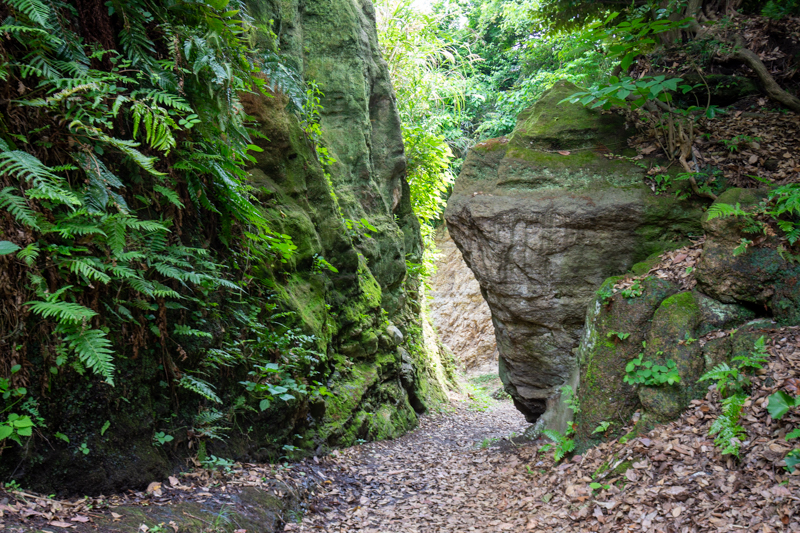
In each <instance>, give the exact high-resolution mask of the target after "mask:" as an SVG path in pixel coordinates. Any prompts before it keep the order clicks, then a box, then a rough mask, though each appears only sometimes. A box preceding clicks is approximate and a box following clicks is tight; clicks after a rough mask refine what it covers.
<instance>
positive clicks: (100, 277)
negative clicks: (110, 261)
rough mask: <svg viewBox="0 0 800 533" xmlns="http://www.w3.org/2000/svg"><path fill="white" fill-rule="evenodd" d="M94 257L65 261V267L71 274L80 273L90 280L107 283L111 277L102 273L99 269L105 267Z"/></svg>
mask: <svg viewBox="0 0 800 533" xmlns="http://www.w3.org/2000/svg"><path fill="white" fill-rule="evenodd" d="M92 259H95V258H88V257H87V258H79V259H73V260H71V261H67V267H68V268H69V271H70V272H72V273H73V274H81V275H82V276H85V277H86V278H87V279H89V280H92V281H99V282H100V283H104V284H105V283H109V282H110V281H111V278H110V277H109V276H108V274H106V273H104V272H103V271H102V270H101V269H105V265H104V264H103V263H101V262H100V261H99V260H96V259H95V260H94V261H92Z"/></svg>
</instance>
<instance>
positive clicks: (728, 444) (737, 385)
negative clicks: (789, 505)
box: [698, 335, 788, 464]
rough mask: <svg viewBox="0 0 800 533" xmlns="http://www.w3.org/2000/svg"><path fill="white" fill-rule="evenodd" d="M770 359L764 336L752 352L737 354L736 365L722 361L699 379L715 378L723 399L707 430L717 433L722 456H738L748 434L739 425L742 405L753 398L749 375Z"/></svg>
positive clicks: (756, 343) (733, 361)
mask: <svg viewBox="0 0 800 533" xmlns="http://www.w3.org/2000/svg"><path fill="white" fill-rule="evenodd" d="M768 358H769V354H768V353H767V346H766V342H765V340H764V336H763V335H762V336H761V337H760V338H759V339H758V340H757V341H756V342H755V344H754V345H753V351H752V352H750V353H749V354H747V355H740V356H736V357H734V358H733V359H732V360H731V362H732V363H735V364H734V365H733V366H730V365H728V364H727V363H720V364H719V365H717V366H716V367H714V368H713V369H712V370H710V371H709V372H706V373H705V374H703V375H702V376H701V377H700V379H699V380H698V381H707V380H712V379H713V380H715V381H716V386H717V390H718V391H719V393H720V395H721V396H722V397H723V398H724V399H723V400H722V414H721V415H720V416H719V417H718V418H717V419H716V420H715V421H714V423H713V424H711V427H710V428H709V430H708V434H709V435H712V436H714V435H715V438H714V444H716V445H717V447H718V448H720V450H721V451H722V454H723V455H728V454H730V455H735V456H736V457H739V449H740V448H741V446H742V441H743V440H744V439H745V438H746V437H747V433H746V432H745V430H744V428H743V427H742V426H741V425H740V424H739V418H740V417H741V414H742V407H743V406H744V404H745V402H746V401H747V400H748V398H749V397H750V396H749V392H750V378H749V375H751V374H754V373H755V372H756V371H757V370H760V369H761V368H762V367H763V365H764V363H765V362H766V361H767V359H768ZM787 464H788V463H787Z"/></svg>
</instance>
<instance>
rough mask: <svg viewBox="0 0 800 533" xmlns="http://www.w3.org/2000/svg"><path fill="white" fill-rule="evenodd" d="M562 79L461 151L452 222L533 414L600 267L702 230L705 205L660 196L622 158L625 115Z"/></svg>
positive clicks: (565, 364)
mask: <svg viewBox="0 0 800 533" xmlns="http://www.w3.org/2000/svg"><path fill="white" fill-rule="evenodd" d="M577 91H578V88H577V87H575V86H574V85H571V84H569V83H567V82H559V83H558V84H556V85H555V86H554V87H553V88H552V89H551V90H550V91H548V92H547V93H546V94H545V95H543V96H542V98H541V99H540V100H539V102H537V104H536V105H535V106H534V107H533V108H532V109H530V110H529V111H527V112H526V113H523V114H522V115H521V116H520V119H519V121H518V123H517V127H516V129H515V130H514V133H513V134H512V135H511V137H510V138H508V139H506V138H499V139H492V140H489V141H486V142H483V143H480V144H478V145H476V146H475V148H473V149H472V150H471V151H470V153H469V154H468V156H467V159H466V161H465V163H464V167H463V170H462V172H461V175H460V176H459V179H458V180H457V181H456V186H455V190H454V192H453V195H452V196H451V198H450V200H449V202H448V207H447V210H446V219H447V225H448V228H449V230H450V233H451V235H452V237H453V240H454V241H455V242H456V244H457V245H458V247H459V249H460V250H461V252H462V254H463V257H464V260H465V261H466V263H467V265H469V267H470V268H471V269H472V271H473V273H474V274H475V277H476V279H477V280H478V282H479V283H480V286H481V291H482V293H483V295H484V298H485V299H486V301H487V303H488V304H489V307H490V308H491V310H492V319H493V322H494V326H495V333H496V337H497V345H498V350H499V354H500V365H499V366H500V371H501V377H502V379H503V382H504V384H505V386H506V390H507V391H508V392H509V393H510V394H511V395H512V397H513V399H514V401H515V404H516V405H517V407H518V409H519V410H520V411H522V412H523V413H524V414H525V415H526V417H527V419H528V420H530V421H533V420H536V419H537V418H538V417H539V416H540V415H542V414H543V413H544V412H545V411H546V409H547V404H548V399H552V398H553V397H554V395H556V393H557V391H558V389H559V387H561V386H562V385H563V384H564V383H566V382H567V380H568V378H569V377H570V375H573V374H574V371H575V369H576V356H575V354H574V349H575V348H576V347H577V345H578V342H579V340H580V336H581V331H582V328H583V325H584V318H585V310H586V306H587V304H589V302H590V301H592V299H593V298H594V293H595V291H596V290H597V288H598V287H599V286H600V284H601V283H602V282H603V280H605V279H606V278H607V277H609V276H612V275H616V274H620V273H622V272H625V271H626V270H627V269H628V268H630V267H631V265H633V264H634V263H635V262H637V261H641V260H642V259H644V258H646V257H648V256H649V255H651V254H652V253H653V252H656V251H659V250H662V249H664V248H665V247H667V246H669V245H674V243H675V241H680V240H682V239H684V238H685V237H686V235H687V234H689V233H698V232H699V230H700V228H699V224H698V221H699V218H700V211H699V210H698V208H697V207H696V206H693V205H692V204H690V203H686V202H682V201H679V200H677V199H676V198H674V197H673V196H662V197H657V196H654V195H653V194H652V192H651V191H650V189H649V188H648V187H647V186H646V185H645V183H644V180H643V178H644V172H643V169H642V168H640V167H639V166H637V165H635V164H633V163H632V162H630V161H628V160H625V159H624V158H609V157H606V154H608V153H609V152H613V153H616V154H623V155H626V154H629V151H628V150H627V149H626V141H627V137H628V131H627V130H626V127H625V122H624V120H623V119H622V117H620V116H617V115H615V114H609V113H602V112H599V111H596V110H590V109H587V108H585V107H582V106H579V105H575V104H563V105H559V102H561V101H562V100H563V99H564V98H566V97H567V96H569V95H571V94H573V93H574V92H577Z"/></svg>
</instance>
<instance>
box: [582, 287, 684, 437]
mask: <svg viewBox="0 0 800 533" xmlns="http://www.w3.org/2000/svg"><path fill="white" fill-rule="evenodd" d="M622 278H623V277H622V276H620V277H612V278H609V279H607V280H606V281H605V282H604V283H603V285H602V286H601V288H600V289H599V290H598V294H602V293H604V292H606V291H610V290H611V288H612V287H613V286H614V284H615V283H617V282H618V281H620V279H622ZM641 286H642V295H641V296H639V297H636V298H625V297H623V296H622V294H621V293H619V292H618V293H616V294H614V296H612V297H611V298H609V299H604V298H602V297H600V296H598V297H597V299H596V300H595V301H594V302H593V303H592V304H590V306H589V309H588V311H587V316H586V331H585V334H584V337H583V339H582V341H581V345H580V347H579V348H578V358H579V364H580V373H581V375H580V385H579V388H578V399H579V402H580V407H581V410H580V412H579V413H578V414H577V415H576V417H575V421H576V422H577V443H578V449H579V450H582V449H585V448H587V447H588V446H590V445H591V444H594V443H596V442H597V441H599V440H600V439H601V438H603V437H604V436H610V435H614V434H616V433H617V432H616V431H615V429H616V430H618V429H619V428H621V427H622V426H623V425H624V424H625V423H626V422H627V421H628V420H630V417H631V415H632V414H633V412H634V411H636V409H638V408H639V406H640V404H639V396H638V394H637V390H636V388H635V387H634V386H632V385H630V384H628V383H625V382H624V381H623V379H624V377H625V365H626V364H627V363H628V361H630V360H631V359H634V358H636V357H637V356H638V354H639V353H640V352H641V351H642V341H643V340H645V338H646V335H647V331H648V325H649V322H650V320H651V319H652V318H653V314H654V313H655V311H656V309H657V308H658V307H659V305H660V304H661V302H663V301H664V299H666V298H667V297H669V296H670V295H672V294H675V293H676V292H678V290H679V289H678V288H677V287H676V286H674V285H673V284H671V283H669V282H667V281H665V280H661V279H658V278H647V279H645V280H644V281H643V282H642V284H641ZM621 337H625V338H621ZM602 422H610V423H611V424H612V425H611V426H610V428H609V431H608V432H606V433H607V435H602V434H594V433H593V431H594V429H595V428H597V427H598V426H599V425H600V424H601V423H602Z"/></svg>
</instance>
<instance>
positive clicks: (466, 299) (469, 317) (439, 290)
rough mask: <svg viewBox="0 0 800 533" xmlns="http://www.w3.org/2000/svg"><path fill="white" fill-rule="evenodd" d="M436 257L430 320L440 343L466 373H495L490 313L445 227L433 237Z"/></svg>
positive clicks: (432, 281) (431, 280) (478, 286)
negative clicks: (438, 252) (437, 333)
mask: <svg viewBox="0 0 800 533" xmlns="http://www.w3.org/2000/svg"><path fill="white" fill-rule="evenodd" d="M436 247H437V248H438V249H439V251H440V254H439V257H438V258H437V260H436V273H435V274H434V275H433V276H431V279H430V282H429V285H430V287H431V291H430V296H431V297H432V298H433V299H432V300H431V302H430V308H431V318H432V319H433V323H434V325H435V326H436V329H437V331H438V332H439V336H440V338H441V340H442V343H443V344H444V345H445V346H446V347H447V348H448V349H449V350H450V351H451V352H452V353H453V356H454V357H455V359H456V362H457V363H458V364H459V365H461V366H462V367H463V369H464V370H465V371H466V372H467V373H469V374H472V373H481V374H486V373H491V372H497V353H498V352H497V342H496V341H495V337H494V326H493V325H492V312H491V311H490V310H489V306H488V305H487V304H486V301H485V300H484V299H483V295H481V286H480V284H479V283H478V281H477V280H476V279H475V275H474V274H473V273H472V271H471V270H470V269H469V267H468V266H467V264H466V263H465V262H464V258H463V257H461V252H460V251H459V249H458V247H456V244H455V243H454V242H453V239H451V238H450V234H449V233H448V231H447V229H446V228H443V229H442V230H440V231H439V232H437V234H436Z"/></svg>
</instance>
